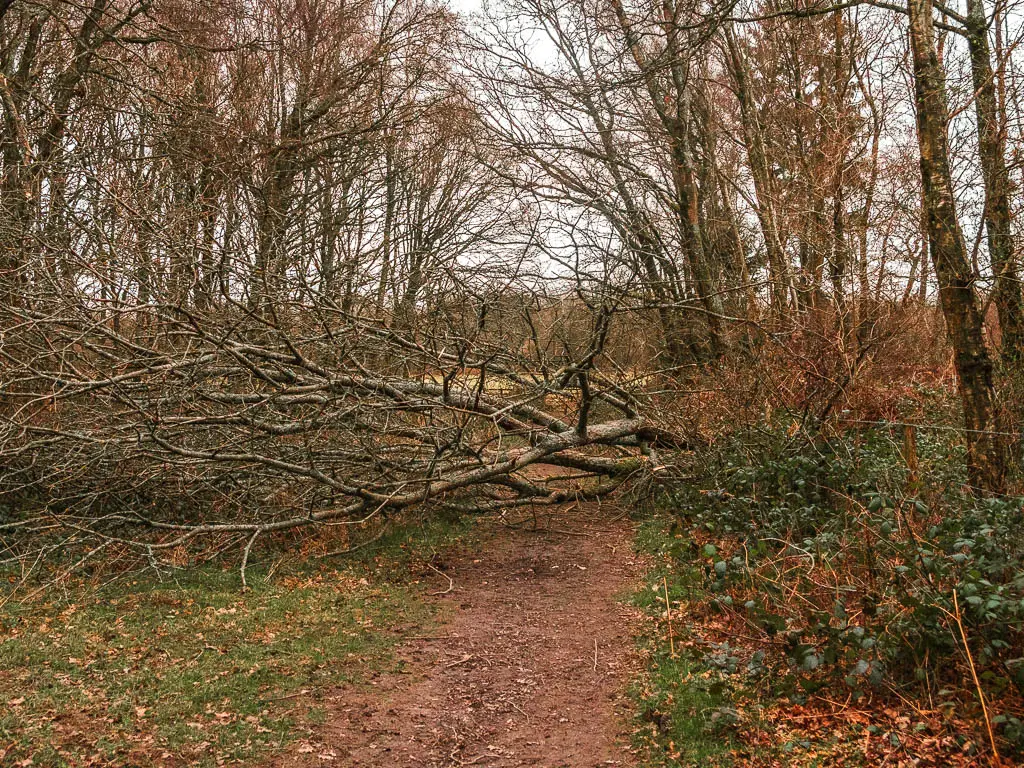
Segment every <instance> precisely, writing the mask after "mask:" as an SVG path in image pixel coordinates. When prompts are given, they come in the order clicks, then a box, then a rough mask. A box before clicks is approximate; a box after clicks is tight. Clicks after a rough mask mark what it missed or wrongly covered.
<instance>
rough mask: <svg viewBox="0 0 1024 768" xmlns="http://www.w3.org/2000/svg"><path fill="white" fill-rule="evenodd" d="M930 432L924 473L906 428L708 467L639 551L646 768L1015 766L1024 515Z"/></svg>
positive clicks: (818, 438)
mask: <svg viewBox="0 0 1024 768" xmlns="http://www.w3.org/2000/svg"><path fill="white" fill-rule="evenodd" d="M915 437H916V454H917V460H916V462H912V463H914V464H915V472H914V473H912V474H911V473H909V472H908V470H907V461H906V458H907V457H906V455H905V454H906V453H907V452H908V446H907V444H906V435H905V434H904V429H903V427H902V426H893V427H892V428H872V429H869V430H858V431H852V430H850V431H846V432H843V433H832V434H831V435H828V434H824V433H823V432H821V431H817V432H815V433H813V434H810V433H808V432H807V431H805V430H803V429H799V428H797V426H796V425H795V424H793V425H788V427H787V426H782V427H779V428H774V427H771V426H762V427H761V428H758V429H751V430H747V431H744V432H741V433H738V434H736V435H734V436H732V437H731V438H729V439H726V440H723V441H722V442H720V443H719V444H717V445H716V446H715V447H714V448H713V449H711V450H709V451H705V452H704V453H702V454H701V455H699V456H695V457H693V462H692V467H691V469H692V471H693V475H692V477H693V479H692V481H691V482H688V483H686V484H685V485H681V486H680V487H678V488H676V489H674V490H673V491H672V492H671V493H668V494H666V496H665V497H664V498H663V499H662V503H661V505H660V509H659V513H658V515H657V516H655V517H654V518H653V519H651V520H648V521H647V522H646V523H645V524H644V526H643V527H642V529H641V533H640V535H639V538H638V546H639V547H640V548H641V549H642V550H644V551H646V552H648V553H650V554H651V555H652V562H654V563H655V566H654V569H653V570H652V572H651V573H650V574H649V577H648V579H647V583H646V584H645V586H644V588H643V589H642V590H641V591H640V593H639V594H638V595H637V596H636V600H637V601H638V603H639V604H640V605H641V606H643V607H645V608H646V609H647V615H648V617H649V621H648V623H647V624H646V625H645V630H644V632H643V633H642V636H641V638H640V644H641V649H642V651H643V652H644V654H645V657H646V662H647V664H646V672H645V674H644V676H643V678H642V679H641V680H640V681H639V683H638V684H637V686H636V691H635V693H636V700H637V707H638V712H639V715H638V727H637V741H638V744H639V745H640V747H641V749H642V751H643V752H644V754H645V760H646V763H645V765H649V766H659V767H661V766H689V765H787V766H788V765H877V764H882V763H886V764H888V763H891V764H906V765H991V764H995V763H996V760H995V758H994V757H993V752H994V751H995V752H998V754H999V759H1000V760H1001V761H1002V763H1003V764H1017V761H1019V760H1020V759H1021V757H1022V755H1024V752H1022V749H1024V728H1022V725H1021V723H1022V721H1024V699H1022V695H1021V691H1022V687H1024V515H1022V501H1021V499H1019V498H977V497H975V496H971V495H970V494H968V493H966V492H965V491H964V489H963V482H964V479H963V477H962V475H961V473H960V470H959V467H960V466H961V461H960V459H961V456H960V450H961V449H960V448H959V447H958V446H957V445H956V443H955V439H954V436H953V434H952V433H949V432H945V431H942V430H932V431H925V430H919V431H918V432H917V433H916V435H915ZM666 581H667V585H668V590H669V601H670V602H671V605H672V611H671V616H672V629H673V634H674V638H673V639H674V645H675V651H676V653H675V656H674V657H673V655H672V653H671V651H670V647H669V628H668V625H667V622H666V605H665V594H664V590H665V584H666ZM965 640H966V643H965ZM968 651H969V652H968ZM972 667H973V672H972ZM982 701H984V707H983V706H982ZM993 741H994V742H995V745H994V749H993Z"/></svg>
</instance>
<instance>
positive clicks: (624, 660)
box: [283, 508, 641, 768]
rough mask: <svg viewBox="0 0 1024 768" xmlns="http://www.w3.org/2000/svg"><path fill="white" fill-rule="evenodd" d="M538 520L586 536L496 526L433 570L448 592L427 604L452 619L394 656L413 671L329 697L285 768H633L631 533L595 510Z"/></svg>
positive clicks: (635, 566)
mask: <svg viewBox="0 0 1024 768" xmlns="http://www.w3.org/2000/svg"><path fill="white" fill-rule="evenodd" d="M548 522H549V523H550V525H552V526H553V527H558V528H560V529H564V530H570V531H575V532H585V534H586V535H567V534H562V533H556V532H546V533H532V532H526V531H522V530H509V529H507V528H505V527H504V526H501V525H499V524H497V523H495V524H494V525H493V526H489V527H488V530H487V532H486V534H485V535H484V537H483V541H482V542H481V543H480V545H479V546H478V547H474V548H473V551H472V552H471V553H468V554H466V555H464V556H460V557H458V558H455V559H452V560H450V561H448V562H445V563H443V564H441V565H442V566H443V567H444V568H445V569H446V572H447V574H448V575H449V576H450V577H451V578H452V579H453V581H454V585H453V587H452V589H451V591H450V592H449V593H448V594H446V595H444V596H440V597H436V598H434V599H437V600H440V601H445V602H446V603H448V605H447V606H446V613H447V614H448V619H447V621H444V622H443V623H441V625H440V626H438V627H437V628H436V630H435V631H434V632H433V633H432V635H431V637H429V638H419V639H413V640H410V641H408V642H407V644H406V645H405V646H403V647H402V649H401V650H400V655H401V657H402V658H403V659H405V660H406V662H407V664H408V666H409V669H410V672H411V674H402V675H386V676H383V677H380V678H378V679H377V680H376V681H374V682H373V684H372V685H371V686H370V687H369V688H368V689H367V688H366V687H363V688H343V689H339V690H337V691H335V692H333V693H332V694H330V695H329V696H328V697H327V700H326V702H325V705H326V708H327V720H326V722H325V724H324V725H323V726H321V727H319V728H318V730H317V731H316V732H315V734H314V736H315V739H314V740H313V741H312V742H308V743H306V744H305V745H304V746H301V747H299V748H298V752H297V753H293V754H291V755H289V756H287V758H286V761H285V762H284V763H283V764H287V765H296V764H299V765H335V766H337V765H343V766H380V767H381V768H383V767H384V766H388V767H389V768H406V767H407V766H409V767H411V766H416V767H417V768H423V767H429V768H442V767H444V768H448V767H453V766H468V765H475V766H476V765H479V766H488V768H493V767H495V766H498V767H501V768H509V767H511V766H538V767H541V768H556V767H557V766H569V767H571V768H591V767H592V766H629V765H632V764H633V762H632V760H631V758H630V753H629V751H628V747H627V743H628V734H627V730H626V728H627V726H626V721H625V712H624V706H623V705H624V703H625V701H624V696H625V691H624V689H625V687H626V685H627V683H628V678H629V675H630V672H631V669H632V663H633V658H632V651H631V649H632V641H631V627H632V622H633V619H634V615H633V614H632V612H631V611H630V609H628V608H626V607H625V606H623V605H621V604H620V603H619V602H618V598H620V597H621V596H622V595H623V594H624V593H625V592H626V591H627V590H629V589H630V588H632V587H634V585H635V584H636V581H637V579H638V578H639V574H640V572H641V568H640V564H639V563H638V562H637V560H636V556H635V555H634V553H633V551H632V546H631V533H632V529H631V526H630V525H629V523H628V520H624V519H622V518H621V517H620V519H619V520H617V521H615V520H611V521H609V519H608V518H607V516H605V517H604V519H601V518H597V517H595V516H594V514H593V509H592V508H591V509H589V510H584V511H582V512H580V511H577V513H576V518H575V519H572V518H565V517H563V516H556V517H554V518H549V519H548ZM434 577H435V579H436V580H437V581H438V582H439V583H440V588H442V589H443V588H446V587H447V586H448V584H447V581H446V580H444V579H443V578H442V577H441V576H438V575H436V574H434ZM310 747H312V751H310Z"/></svg>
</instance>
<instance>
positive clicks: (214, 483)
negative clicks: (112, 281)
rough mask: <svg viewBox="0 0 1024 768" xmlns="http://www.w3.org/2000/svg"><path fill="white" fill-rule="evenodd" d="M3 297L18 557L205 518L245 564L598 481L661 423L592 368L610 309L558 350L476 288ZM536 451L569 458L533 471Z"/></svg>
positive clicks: (196, 533) (148, 548)
mask: <svg viewBox="0 0 1024 768" xmlns="http://www.w3.org/2000/svg"><path fill="white" fill-rule="evenodd" d="M294 309H295V308H293V310H294ZM11 311H12V313H14V314H15V316H14V317H10V318H7V322H6V323H5V327H7V328H9V329H11V330H9V331H8V332H7V333H6V334H5V339H4V347H3V373H4V379H3V383H2V389H0V393H2V398H3V403H4V406H3V415H2V426H0V429H2V433H0V473H2V477H3V480H2V485H0V494H2V495H0V500H2V503H3V504H4V509H5V512H4V515H5V516H6V520H4V519H2V518H0V523H2V524H0V542H2V543H3V546H4V548H5V551H6V557H7V559H8V560H9V561H10V560H18V559H20V560H26V559H28V558H37V557H38V556H39V554H40V553H42V552H45V551H47V548H49V551H50V552H54V551H60V550H66V549H68V548H69V547H70V546H71V545H74V550H75V551H76V552H78V553H79V556H81V557H88V556H91V555H94V554H96V553H98V552H100V551H102V550H103V549H105V548H107V547H110V546H111V545H118V547H119V548H121V549H127V550H129V551H134V552H136V553H138V554H141V555H145V556H146V557H148V558H150V560H151V561H154V560H156V561H158V560H159V559H160V558H161V557H164V556H166V554H167V553H168V552H172V551H176V550H179V548H182V547H186V546H188V545H190V544H192V543H193V542H195V541H196V540H198V539H201V538H203V537H206V538H210V539H216V540H217V541H219V542H237V544H238V546H239V547H240V548H241V549H242V553H243V554H242V572H243V579H244V570H245V564H246V562H247V561H248V557H249V553H250V551H251V550H252V547H253V545H254V543H255V542H256V540H257V539H258V538H259V537H260V536H261V535H263V534H268V533H273V532H281V531H287V530H290V529H296V528H300V527H304V526H320V525H332V524H336V525H347V524H353V523H356V522H365V521H367V520H368V519H370V518H373V517H375V516H386V515H388V514H389V513H393V512H395V511H398V510H403V509H408V508H411V507H414V506H424V505H427V506H431V507H438V508H440V507H448V508H457V509H461V510H469V509H488V508H496V507H508V506H515V505H523V504H552V503H558V502H560V501H563V500H565V499H567V498H570V497H574V498H577V497H597V496H601V495H604V494H607V493H609V492H611V491H612V490H614V489H615V488H617V487H619V486H620V485H621V484H622V483H623V482H624V481H625V480H626V479H628V478H629V477H631V476H633V475H635V474H637V473H640V472H643V471H645V468H646V467H648V466H649V460H650V457H652V456H653V451H654V450H655V448H656V446H657V445H658V444H660V443H665V442H666V441H667V440H669V436H668V435H667V433H665V432H664V431H663V430H660V429H658V428H656V427H655V426H654V425H652V424H651V423H650V422H649V421H648V420H647V419H646V418H645V417H644V415H643V412H642V410H643V409H642V408H641V401H640V399H638V398H637V396H635V395H634V394H632V393H630V392H629V391H628V390H627V388H626V387H624V386H621V385H620V384H619V383H617V382H616V381H615V379H614V378H612V377H611V376H609V375H605V374H603V373H602V372H601V371H600V370H599V368H600V366H599V365H597V363H596V361H597V360H598V359H599V357H600V355H601V352H602V343H603V341H602V340H603V338H604V333H605V332H604V330H603V327H604V325H605V324H606V319H605V320H601V319H600V318H598V321H597V322H595V329H594V332H593V333H592V334H591V336H590V337H589V338H588V340H587V344H585V345H583V349H581V350H580V351H579V353H578V354H574V355H569V354H565V355H562V356H561V357H562V358H563V359H562V360H561V364H560V365H558V366H557V367H552V366H551V365H550V364H551V362H552V360H551V358H550V357H545V356H542V355H541V356H536V355H535V356H533V357H532V358H531V357H530V356H528V355H526V354H523V353H521V352H517V351H513V349H514V347H513V346H512V345H510V343H509V341H510V337H511V336H510V333H509V329H510V327H511V325H510V324H509V322H505V323H503V324H502V327H501V328H500V329H498V330H495V331H492V330H491V329H490V327H489V326H488V324H487V322H486V319H485V318H486V315H487V308H486V305H478V306H477V307H475V308H474V309H473V311H472V312H470V313H469V314H468V315H466V314H465V310H452V311H451V312H449V313H446V314H444V315H439V317H445V320H444V323H443V328H441V327H438V328H433V329H431V330H430V332H429V333H424V332H423V329H419V332H413V331H411V330H410V331H405V332H402V331H398V330H395V329H393V328H389V327H387V326H386V325H385V324H383V323H381V322H377V321H375V320H367V319H362V318H360V317H358V316H356V315H353V314H348V313H343V312H341V311H340V310H328V309H323V308H320V309H317V310H315V311H313V310H310V311H309V312H304V313H299V312H296V311H293V312H291V313H290V315H288V314H286V313H285V312H283V311H281V310H278V311H277V312H275V313H274V314H272V315H269V316H260V315H257V314H255V313H253V312H249V311H245V310H243V309H242V308H241V307H238V306H234V307H233V308H231V309H223V308H222V309H221V310H219V311H217V312H214V311H207V312H199V311H196V310H186V309H182V308H181V307H174V306H147V307H143V308H141V309H138V308H136V309H134V310H133V311H132V312H130V313H129V312H125V313H120V314H118V313H111V312H110V311H108V310H106V309H100V308H90V307H89V306H87V305H86V304H85V303H79V304H72V303H63V304H54V305H50V306H45V305H42V304H36V305H34V306H33V307H32V308H21V309H17V310H11ZM528 325H529V323H527V326H528ZM424 339H427V341H424ZM540 346H541V345H534V348H535V349H539V348H540ZM538 464H544V465H549V466H551V467H555V468H562V469H558V470H556V471H548V472H540V473H538V472H528V471H527V470H528V469H529V468H530V467H532V466H533V465H538ZM40 542H43V544H42V546H41V545H40ZM76 562H77V561H76Z"/></svg>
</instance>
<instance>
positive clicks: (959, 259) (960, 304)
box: [908, 0, 1007, 493]
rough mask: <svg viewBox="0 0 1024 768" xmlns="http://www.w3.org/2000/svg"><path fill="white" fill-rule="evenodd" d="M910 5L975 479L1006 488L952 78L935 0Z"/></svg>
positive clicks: (939, 245)
mask: <svg viewBox="0 0 1024 768" xmlns="http://www.w3.org/2000/svg"><path fill="white" fill-rule="evenodd" d="M908 10H909V13H910V47H911V53H912V59H913V68H914V93H915V100H916V106H917V133H918V144H919V149H920V160H921V183H922V189H923V191H924V205H925V216H926V222H927V231H928V239H929V241H930V244H931V248H930V250H931V254H932V261H933V263H934V266H935V276H936V278H937V281H938V284H939V296H940V300H941V304H942V312H943V315H944V316H945V319H946V328H947V333H948V335H949V340H950V344H951V345H952V347H953V359H954V364H955V366H956V372H957V379H958V383H959V388H960V399H961V401H962V404H963V411H964V428H965V439H966V443H967V473H968V479H969V481H970V483H971V485H972V486H974V487H975V488H977V489H980V490H982V491H987V492H991V493H1000V492H1002V491H1004V490H1005V488H1006V464H1007V462H1006V450H1005V446H1004V443H1003V440H1002V439H1001V437H1000V435H999V434H997V432H998V417H997V413H996V408H995V398H994V392H993V383H992V359H991V357H990V355H989V350H988V345H987V344H986V342H985V336H984V321H983V318H982V314H981V309H980V307H979V304H978V297H977V295H976V293H975V289H974V282H975V279H976V277H977V276H976V275H975V274H974V272H973V270H972V268H971V264H970V261H969V259H968V254H967V246H966V243H965V242H964V236H963V232H962V231H961V229H960V223H959V221H958V219H957V213H956V201H955V198H954V194H953V181H952V174H951V172H950V166H949V144H948V133H947V131H948V124H949V108H948V106H947V103H946V81H945V73H944V72H943V70H942V66H941V65H940V64H939V59H938V55H937V53H936V50H935V27H934V21H933V19H932V13H933V5H932V0H910V2H909V4H908Z"/></svg>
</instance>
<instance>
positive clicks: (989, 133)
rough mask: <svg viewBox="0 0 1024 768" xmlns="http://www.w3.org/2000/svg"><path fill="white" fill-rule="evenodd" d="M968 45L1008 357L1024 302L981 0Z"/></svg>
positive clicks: (973, 10) (1017, 347)
mask: <svg viewBox="0 0 1024 768" xmlns="http://www.w3.org/2000/svg"><path fill="white" fill-rule="evenodd" d="M966 33H967V35H966V36H967V44H968V47H969V49H970V54H971V75H972V78H973V81H974V90H975V96H974V109H975V112H976V114H977V120H978V123H977V125H978V152H979V154H980V156H981V172H982V176H983V178H984V182H985V229H986V231H987V233H988V250H989V257H990V258H991V259H992V272H993V274H994V275H995V284H994V286H993V289H992V291H993V303H994V304H995V307H996V311H997V312H998V314H999V328H1000V330H1001V331H1002V343H1001V352H1002V356H1003V359H1004V360H1007V361H1016V360H1020V358H1021V356H1022V355H1024V301H1022V296H1021V288H1020V277H1019V275H1018V270H1017V255H1016V253H1015V249H1014V243H1013V217H1012V214H1011V212H1010V175H1009V173H1008V172H1007V169H1006V133H1005V132H1004V131H1003V130H1002V128H1001V121H1000V119H999V107H998V102H997V99H996V83H995V74H994V73H993V71H992V60H991V53H990V50H989V44H988V23H987V22H986V19H985V7H984V4H983V2H982V0H967V25H966Z"/></svg>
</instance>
